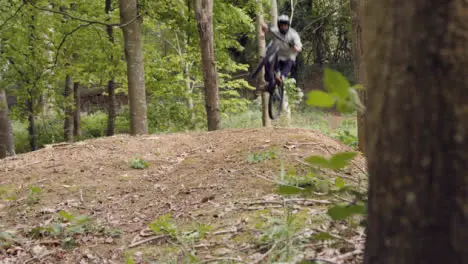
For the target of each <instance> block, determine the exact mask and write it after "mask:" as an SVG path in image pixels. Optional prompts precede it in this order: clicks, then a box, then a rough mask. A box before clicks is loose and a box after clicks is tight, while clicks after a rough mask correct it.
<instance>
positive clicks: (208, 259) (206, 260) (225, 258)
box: [200, 257, 247, 263]
mask: <svg viewBox="0 0 468 264" xmlns="http://www.w3.org/2000/svg"><path fill="white" fill-rule="evenodd" d="M221 260H224V261H226V260H229V261H237V262H241V263H247V262H245V261H243V260H242V259H241V258H232V257H217V258H215V257H205V259H204V260H202V261H201V262H200V263H210V262H214V261H221Z"/></svg>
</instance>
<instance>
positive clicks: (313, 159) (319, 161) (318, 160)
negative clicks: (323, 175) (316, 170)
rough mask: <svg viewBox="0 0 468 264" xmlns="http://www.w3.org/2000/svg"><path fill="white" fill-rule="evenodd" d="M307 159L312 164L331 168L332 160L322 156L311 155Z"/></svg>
mask: <svg viewBox="0 0 468 264" xmlns="http://www.w3.org/2000/svg"><path fill="white" fill-rule="evenodd" d="M305 161H306V162H307V163H309V164H310V165H315V166H318V167H322V168H331V167H330V161H329V160H328V159H327V158H325V157H322V156H310V157H308V158H306V159H305Z"/></svg>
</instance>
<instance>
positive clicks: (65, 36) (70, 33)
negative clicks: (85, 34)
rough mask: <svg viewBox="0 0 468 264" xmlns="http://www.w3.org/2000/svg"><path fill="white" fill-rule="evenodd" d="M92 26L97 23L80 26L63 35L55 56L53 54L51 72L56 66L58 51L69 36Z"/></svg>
mask: <svg viewBox="0 0 468 264" xmlns="http://www.w3.org/2000/svg"><path fill="white" fill-rule="evenodd" d="M93 24H97V23H94V22H88V23H87V24H81V25H79V26H77V27H76V28H75V29H73V30H72V31H70V32H67V33H65V35H64V36H63V38H62V41H61V42H60V45H59V46H58V48H57V52H56V54H55V60H54V64H53V65H52V67H51V68H50V69H51V70H52V69H53V68H55V66H57V61H58V57H59V55H60V49H61V48H62V46H63V44H65V41H66V40H67V38H68V37H69V36H71V35H72V34H73V33H75V32H76V31H78V30H80V29H82V28H85V27H88V26H91V25H93Z"/></svg>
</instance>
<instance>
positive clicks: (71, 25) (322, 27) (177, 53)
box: [0, 0, 356, 153]
mask: <svg viewBox="0 0 468 264" xmlns="http://www.w3.org/2000/svg"><path fill="white" fill-rule="evenodd" d="M271 3H272V1H266V0H264V1H255V0H239V1H238V0H236V1H231V0H215V1H214V10H213V24H214V50H215V59H216V66H217V70H218V86H219V107H220V112H221V127H222V128H229V127H231V128H233V127H257V126H261V125H262V118H261V101H260V98H259V95H258V94H256V93H255V92H254V91H253V90H254V87H255V85H256V83H255V80H251V79H249V78H248V74H249V71H251V70H252V68H253V67H254V66H255V65H256V63H257V62H258V59H259V56H258V55H257V54H258V50H257V46H258V45H257V33H258V32H257V27H256V16H257V14H259V15H262V16H263V18H264V20H265V21H266V22H267V23H270V20H271V15H270V13H271V12H270V11H271ZM0 10H1V12H0V21H1V24H0V33H1V34H0V51H1V56H0V65H2V67H1V68H0V70H1V74H0V87H1V89H2V90H3V91H5V92H6V98H7V102H8V107H9V110H10V114H9V118H10V120H11V123H12V127H13V135H14V143H15V151H16V153H23V152H28V151H30V150H34V149H38V148H41V147H43V146H44V145H45V144H51V143H57V142H62V141H70V140H73V139H75V140H80V139H86V138H94V137H102V136H106V135H107V136H110V135H114V134H116V133H130V132H131V125H130V111H129V107H128V82H127V80H128V79H127V77H128V76H127V68H126V61H125V53H124V46H125V45H124V37H123V31H122V26H119V25H122V24H121V23H120V16H119V14H120V12H119V3H118V1H115V0H99V1H97V0H82V1H73V0H64V1H43V0H36V1H16V0H9V1H6V0H2V4H0ZM278 11H279V13H285V14H288V15H289V16H290V17H291V18H292V27H293V28H295V29H296V30H297V31H298V32H299V33H300V34H301V38H302V42H303V44H304V50H303V52H302V53H300V56H299V58H298V61H297V68H295V70H294V72H293V76H294V77H296V79H297V87H298V88H299V89H300V90H301V91H302V93H303V94H305V95H306V94H307V92H309V91H311V90H316V89H323V88H322V73H323V69H324V67H330V68H333V69H336V70H338V71H340V72H341V73H343V74H344V75H345V76H346V77H347V78H348V79H350V80H351V82H353V80H354V77H353V62H352V59H351V57H352V53H351V33H352V32H351V11H350V4H349V2H347V1H342V0H319V1H309V0H292V1H278ZM136 19H138V20H140V21H141V38H142V45H143V58H144V79H145V83H144V84H145V88H146V101H147V125H148V130H149V132H150V133H161V132H177V131H187V130H206V128H207V127H206V111H205V108H204V97H203V87H204V83H203V76H202V67H201V57H200V56H201V55H200V45H199V41H200V38H199V36H198V31H197V20H196V17H195V11H194V6H193V3H192V1H186V0H158V1H149V0H144V1H139V4H138V17H137V18H136ZM267 41H268V39H267ZM3 91H2V92H3ZM288 91H290V93H291V91H295V90H294V89H293V90H291V89H289V90H288ZM291 94H292V95H293V98H294V94H296V92H293V93H291ZM306 99H307V96H303V97H302V98H298V100H299V101H295V102H294V103H293V104H291V106H292V117H291V118H290V120H288V121H287V122H285V121H284V120H281V121H280V123H279V124H280V125H286V124H288V125H293V126H300V127H309V128H311V127H312V128H316V129H320V130H321V131H323V132H328V121H329V120H328V119H327V118H325V116H326V114H324V113H322V112H320V111H318V110H313V109H312V110H311V108H310V107H308V108H307V107H305V104H304V102H305V101H306ZM337 122H338V124H337V125H336V127H338V126H339V122H340V121H337ZM333 136H336V137H337V138H341V139H343V140H345V141H346V142H347V143H348V144H350V145H356V137H355V136H356V126H355V120H354V119H351V120H350V121H347V123H346V124H345V129H344V130H340V131H338V133H335V134H333Z"/></svg>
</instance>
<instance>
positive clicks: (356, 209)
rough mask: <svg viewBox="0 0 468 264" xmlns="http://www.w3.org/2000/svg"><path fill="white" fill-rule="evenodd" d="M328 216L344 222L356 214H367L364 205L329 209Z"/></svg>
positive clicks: (338, 206)
mask: <svg viewBox="0 0 468 264" xmlns="http://www.w3.org/2000/svg"><path fill="white" fill-rule="evenodd" d="M327 213H328V215H329V216H330V217H331V218H332V219H333V220H343V219H346V218H348V217H350V216H352V215H355V214H361V215H365V214H366V208H365V206H364V205H357V204H356V205H349V206H348V205H337V206H334V207H332V208H330V209H328V212H327Z"/></svg>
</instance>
